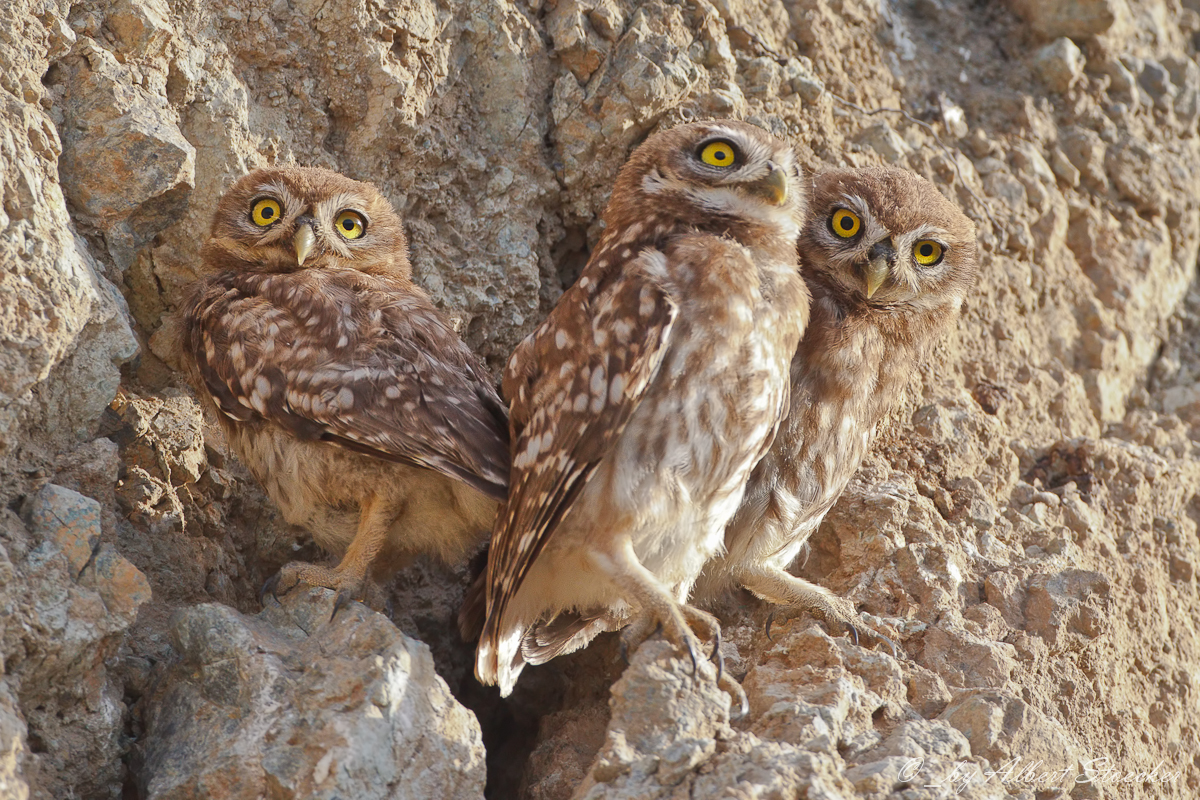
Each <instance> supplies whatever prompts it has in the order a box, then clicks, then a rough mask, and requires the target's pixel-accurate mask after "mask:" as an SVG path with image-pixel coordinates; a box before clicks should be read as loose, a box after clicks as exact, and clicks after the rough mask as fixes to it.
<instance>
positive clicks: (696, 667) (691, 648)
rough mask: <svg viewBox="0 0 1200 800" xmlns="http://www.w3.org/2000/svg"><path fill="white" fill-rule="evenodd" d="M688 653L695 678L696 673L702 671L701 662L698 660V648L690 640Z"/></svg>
mask: <svg viewBox="0 0 1200 800" xmlns="http://www.w3.org/2000/svg"><path fill="white" fill-rule="evenodd" d="M687 651H688V656H689V657H691V659H692V677H693V678H695V677H696V673H697V672H698V671H699V670H700V660H699V659H698V658H696V648H695V646H694V645H693V644H692V642H691V640H688V643H687Z"/></svg>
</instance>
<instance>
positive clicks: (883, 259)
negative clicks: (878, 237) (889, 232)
mask: <svg viewBox="0 0 1200 800" xmlns="http://www.w3.org/2000/svg"><path fill="white" fill-rule="evenodd" d="M870 259H871V260H870V261H868V262H867V268H866V270H865V272H866V274H865V275H864V276H863V277H865V278H866V282H867V299H868V300H870V299H871V296H872V295H874V294H875V292H877V291H879V287H880V286H883V284H884V282H885V281H886V280H887V279H888V276H889V275H891V272H892V262H893V261H895V260H896V249H895V248H894V247H892V243H891V242H890V241H888V240H887V239H884V240H882V241H878V242H876V243H875V244H873V245H871V252H870Z"/></svg>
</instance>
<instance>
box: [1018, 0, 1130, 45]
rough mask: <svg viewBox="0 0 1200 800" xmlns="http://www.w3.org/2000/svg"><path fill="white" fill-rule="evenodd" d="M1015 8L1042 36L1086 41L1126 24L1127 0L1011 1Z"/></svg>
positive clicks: (1127, 14) (1127, 13)
mask: <svg viewBox="0 0 1200 800" xmlns="http://www.w3.org/2000/svg"><path fill="white" fill-rule="evenodd" d="M1010 3H1011V5H1012V7H1013V9H1014V10H1015V11H1016V12H1017V13H1018V14H1020V15H1021V16H1022V17H1024V18H1025V19H1026V20H1027V21H1028V22H1029V25H1030V27H1031V28H1033V30H1034V31H1035V32H1036V33H1038V34H1039V35H1041V36H1045V37H1057V36H1069V37H1072V38H1084V37H1088V36H1098V35H1100V34H1103V33H1109V32H1110V31H1111V30H1112V28H1113V26H1114V25H1117V24H1118V23H1125V24H1128V23H1127V18H1128V16H1129V9H1128V7H1127V6H1126V5H1125V0H1071V2H1063V3H1043V2H1038V0H1010Z"/></svg>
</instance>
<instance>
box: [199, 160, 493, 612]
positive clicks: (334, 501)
mask: <svg viewBox="0 0 1200 800" xmlns="http://www.w3.org/2000/svg"><path fill="white" fill-rule="evenodd" d="M201 259H202V261H203V270H202V276H203V277H201V278H200V279H199V280H198V281H197V282H196V284H195V286H194V287H193V288H192V290H191V292H190V295H189V296H188V299H187V301H186V303H185V305H184V306H183V308H182V313H181V317H182V321H183V332H184V336H183V338H184V346H183V351H184V353H183V356H184V362H185V365H186V369H187V372H188V375H189V377H190V380H191V383H192V385H193V386H194V387H195V389H196V392H197V394H198V395H199V397H200V399H201V401H202V403H203V404H204V405H205V406H206V407H207V408H208V409H209V411H210V412H211V413H212V415H213V416H215V417H216V419H217V420H218V421H219V423H220V426H221V428H222V430H223V431H224V433H225V436H226V439H227V440H228V442H229V445H230V447H231V449H232V450H233V452H234V453H235V454H236V455H237V457H238V458H239V459H241V460H242V461H243V462H244V463H245V464H246V466H247V467H249V469H250V471H251V472H252V473H253V474H254V477H255V478H256V479H257V480H258V481H259V482H260V483H261V484H262V486H263V488H264V489H265V490H266V492H267V494H268V495H269V496H270V498H271V499H272V500H273V501H274V502H275V503H276V504H277V505H278V506H279V508H280V510H281V511H282V513H283V516H284V518H285V519H287V521H288V522H291V523H293V524H297V525H301V526H303V527H304V528H307V529H308V531H309V532H310V533H311V534H312V536H313V539H314V540H315V541H316V543H317V544H318V545H320V546H321V547H322V548H324V549H326V550H327V551H330V552H331V553H334V554H337V555H340V556H341V562H340V563H339V564H338V565H337V566H336V567H333V568H327V567H323V566H318V565H313V564H303V563H291V564H287V565H286V566H284V567H283V569H282V570H281V571H280V573H279V574H278V575H277V576H276V577H275V578H273V579H272V581H270V582H269V588H271V589H272V590H273V591H276V590H286V589H289V588H291V587H292V586H294V585H296V583H298V582H300V581H303V582H305V583H308V584H311V585H314V586H325V587H328V588H330V589H334V590H336V591H338V592H339V593H340V594H339V600H344V599H346V598H352V597H361V596H362V595H363V592H364V590H365V589H366V588H367V586H368V585H369V583H370V579H371V578H375V579H382V578H384V577H385V576H388V575H389V574H390V573H391V572H392V571H394V570H395V569H397V568H399V567H400V566H403V565H404V564H406V563H408V561H409V560H410V559H411V558H412V557H413V556H414V555H416V554H419V553H430V554H433V555H435V556H438V557H440V558H441V559H443V560H446V561H455V560H458V559H461V558H463V557H465V556H466V555H468V554H469V552H470V551H471V550H472V549H473V548H475V547H476V546H477V545H478V544H479V542H480V541H481V540H482V539H483V538H484V537H485V536H486V534H487V533H488V531H489V530H490V528H491V525H492V522H493V518H494V516H495V512H496V508H497V505H498V502H499V500H500V499H502V498H503V497H504V496H505V493H506V490H507V486H508V460H509V455H508V423H507V412H506V409H505V407H504V404H503V403H502V402H501V401H500V398H499V396H498V394H497V393H496V390H495V388H494V387H493V385H492V383H491V381H490V379H489V376H488V374H487V372H486V370H485V369H484V368H483V366H482V365H481V363H480V362H479V361H478V360H477V359H476V357H475V356H474V355H473V354H472V353H471V352H470V350H468V348H467V347H466V345H465V344H463V342H462V341H461V340H460V339H459V338H458V336H457V335H456V334H455V333H454V330H453V329H452V328H451V326H450V324H449V323H448V322H447V320H446V318H445V317H444V316H443V315H442V314H441V313H440V312H439V311H438V310H437V308H435V307H434V305H433V303H432V302H430V300H429V298H428V297H427V296H426V295H425V293H424V292H423V291H421V289H420V288H418V287H417V286H416V285H415V284H414V283H413V282H412V279H411V267H410V265H409V261H408V251H407V242H406V240H405V237H404V230H403V226H402V225H401V221H400V218H399V217H398V216H397V215H396V213H395V212H394V211H393V210H392V208H391V206H390V205H389V204H388V202H387V200H386V199H384V197H383V195H381V194H380V193H379V191H378V190H377V189H375V187H373V186H371V185H370V184H367V183H360V182H358V181H354V180H350V179H349V178H346V177H344V176H342V175H339V174H337V173H334V172H330V171H328V170H324V169H313V168H302V167H289V168H282V169H261V170H257V171H255V172H252V173H250V174H249V175H247V176H245V177H243V178H242V179H240V180H238V181H237V182H236V183H235V184H234V185H233V186H232V187H231V188H230V189H229V191H228V192H226V194H225V195H224V197H222V198H221V201H220V203H219V204H218V205H217V210H216V213H215V215H214V218H213V224H212V231H211V235H210V237H209V239H208V241H207V243H206V244H205V245H204V247H203V250H202V251H201Z"/></svg>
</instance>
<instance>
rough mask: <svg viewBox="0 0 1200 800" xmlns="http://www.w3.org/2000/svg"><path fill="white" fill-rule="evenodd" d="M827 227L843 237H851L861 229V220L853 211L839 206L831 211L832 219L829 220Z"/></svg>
mask: <svg viewBox="0 0 1200 800" xmlns="http://www.w3.org/2000/svg"><path fill="white" fill-rule="evenodd" d="M829 227H830V228H833V232H834V233H836V234H837V235H838V236H840V237H842V238H843V239H853V238H854V237H855V236H857V235H858V232H859V230H861V229H862V220H860V219H859V218H858V215H857V214H855V213H854V212H853V211H847V210H846V209H844V208H839V209H838V210H837V211H835V212H833V219H831V220H829Z"/></svg>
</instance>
